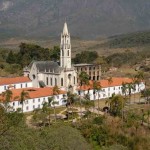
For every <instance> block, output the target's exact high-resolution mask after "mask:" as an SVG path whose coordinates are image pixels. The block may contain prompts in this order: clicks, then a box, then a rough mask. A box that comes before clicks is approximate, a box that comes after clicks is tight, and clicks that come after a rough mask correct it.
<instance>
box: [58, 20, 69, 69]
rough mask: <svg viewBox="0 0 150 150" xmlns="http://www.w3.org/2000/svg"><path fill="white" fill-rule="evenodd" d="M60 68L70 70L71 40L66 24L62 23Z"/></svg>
mask: <svg viewBox="0 0 150 150" xmlns="http://www.w3.org/2000/svg"><path fill="white" fill-rule="evenodd" d="M60 66H61V67H63V68H71V40H70V33H69V32H68V27H67V23H66V22H65V23H64V29H63V33H62V34H61V43H60Z"/></svg>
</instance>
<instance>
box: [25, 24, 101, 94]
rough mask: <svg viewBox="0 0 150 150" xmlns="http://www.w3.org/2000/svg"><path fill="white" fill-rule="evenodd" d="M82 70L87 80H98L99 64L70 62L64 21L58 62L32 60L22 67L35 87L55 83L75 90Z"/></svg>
mask: <svg viewBox="0 0 150 150" xmlns="http://www.w3.org/2000/svg"><path fill="white" fill-rule="evenodd" d="M82 71H84V72H86V73H87V74H88V75H89V80H96V81H98V80H100V76H101V66H100V65H94V64H75V65H73V64H72V62H71V37H70V33H69V32H68V27H67V23H66V22H65V24H64V28H63V32H62V34H61V42H60V64H58V63H57V62H53V61H33V62H31V63H30V64H29V66H28V67H25V68H24V76H28V77H29V78H30V79H31V80H32V84H33V87H35V88H40V87H54V86H56V85H57V86H58V87H60V88H61V89H62V90H65V91H69V90H70V91H73V92H75V91H76V89H77V85H78V84H79V82H80V81H79V79H78V76H79V74H80V73H81V72H82Z"/></svg>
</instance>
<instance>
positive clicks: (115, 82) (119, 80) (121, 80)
mask: <svg viewBox="0 0 150 150" xmlns="http://www.w3.org/2000/svg"><path fill="white" fill-rule="evenodd" d="M132 82H133V80H132V79H130V78H114V77H113V78H112V81H111V82H109V81H108V80H100V81H97V83H98V84H99V85H100V86H101V87H102V88H107V87H114V86H121V85H122V84H123V83H132ZM79 89H80V90H89V89H93V81H90V83H89V85H88V86H87V85H83V86H81V87H79Z"/></svg>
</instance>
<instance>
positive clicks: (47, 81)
mask: <svg viewBox="0 0 150 150" xmlns="http://www.w3.org/2000/svg"><path fill="white" fill-rule="evenodd" d="M46 84H47V85H48V77H46Z"/></svg>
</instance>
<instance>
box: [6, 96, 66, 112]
mask: <svg viewBox="0 0 150 150" xmlns="http://www.w3.org/2000/svg"><path fill="white" fill-rule="evenodd" d="M48 97H51V96H46V97H40V98H34V99H28V100H25V101H24V104H23V112H31V111H33V110H35V109H37V108H42V107H43V103H44V102H48ZM54 100H55V101H56V102H58V104H56V105H55V106H56V107H58V106H62V105H65V104H66V103H64V102H63V101H64V98H63V94H60V95H57V96H54ZM9 105H10V107H12V109H13V110H14V111H16V110H17V109H18V108H21V109H22V104H20V101H14V102H10V104H9Z"/></svg>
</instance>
